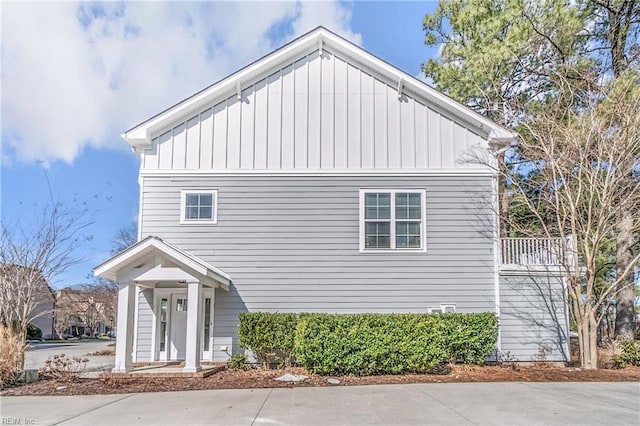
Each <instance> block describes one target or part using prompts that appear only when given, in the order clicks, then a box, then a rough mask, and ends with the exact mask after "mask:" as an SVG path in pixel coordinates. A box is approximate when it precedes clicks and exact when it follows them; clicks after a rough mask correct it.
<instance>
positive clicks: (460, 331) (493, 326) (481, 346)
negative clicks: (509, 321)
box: [439, 312, 498, 364]
mask: <svg viewBox="0 0 640 426" xmlns="http://www.w3.org/2000/svg"><path fill="white" fill-rule="evenodd" d="M439 317H440V319H441V320H442V321H443V322H444V334H445V336H446V340H447V348H448V351H449V359H450V360H451V361H458V362H464V363H469V364H483V363H484V361H485V360H486V359H487V357H488V356H489V355H490V354H491V351H492V350H493V349H494V346H495V344H496V341H497V339H498V319H497V318H496V316H495V314H493V313H491V312H483V313H478V314H443V315H439Z"/></svg>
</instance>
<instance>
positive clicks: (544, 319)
mask: <svg viewBox="0 0 640 426" xmlns="http://www.w3.org/2000/svg"><path fill="white" fill-rule="evenodd" d="M500 325H501V333H502V334H501V340H502V352H504V353H506V352H508V353H509V354H510V355H511V356H513V357H515V358H516V359H517V360H519V361H536V360H543V359H542V358H543V357H541V350H544V348H545V347H548V348H549V349H550V350H551V352H550V353H549V354H548V355H547V356H546V358H545V359H546V360H547V361H566V360H568V358H567V357H568V354H567V338H568V337H567V336H568V330H567V317H566V304H565V295H564V287H563V282H562V278H559V277H554V276H553V275H549V276H542V275H530V276H529V275H526V273H523V274H519V275H518V274H513V275H505V274H502V275H501V276H500Z"/></svg>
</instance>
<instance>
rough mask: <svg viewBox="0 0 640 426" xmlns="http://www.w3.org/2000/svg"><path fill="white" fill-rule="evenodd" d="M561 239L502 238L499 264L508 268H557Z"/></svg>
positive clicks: (561, 250)
mask: <svg viewBox="0 0 640 426" xmlns="http://www.w3.org/2000/svg"><path fill="white" fill-rule="evenodd" d="M562 256H563V248H562V238H502V239H501V241H500V263H501V265H505V266H506V265H508V266H526V267H529V266H534V267H540V266H543V267H544V266H559V265H560V259H562Z"/></svg>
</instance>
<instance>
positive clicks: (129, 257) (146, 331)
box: [95, 236, 231, 373]
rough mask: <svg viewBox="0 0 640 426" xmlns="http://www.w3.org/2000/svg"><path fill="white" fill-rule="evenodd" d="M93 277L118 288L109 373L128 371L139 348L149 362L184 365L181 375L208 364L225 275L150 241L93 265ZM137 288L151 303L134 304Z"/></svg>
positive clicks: (165, 244)
mask: <svg viewBox="0 0 640 426" xmlns="http://www.w3.org/2000/svg"><path fill="white" fill-rule="evenodd" d="M95 274H96V276H99V277H103V278H107V279H110V280H114V281H116V282H117V283H118V315H117V318H118V334H117V337H116V356H115V362H114V367H113V370H112V371H113V372H114V373H126V372H129V371H131V369H132V368H133V354H134V353H137V351H138V347H140V346H144V347H145V348H146V350H148V349H151V354H152V356H151V357H150V358H151V359H152V360H153V361H170V360H184V361H185V363H184V368H183V372H185V373H195V372H198V371H200V370H201V369H202V367H201V366H200V361H201V360H203V359H204V360H213V350H212V341H213V336H212V333H213V307H214V296H215V289H222V290H224V291H229V287H230V285H231V276H230V275H228V274H227V273H225V272H224V271H221V270H220V269H217V268H215V267H214V266H212V265H210V264H208V263H207V262H205V261H204V260H202V259H200V258H198V257H197V256H194V255H193V254H191V253H189V252H187V251H185V250H182V249H180V248H179V247H176V246H174V245H173V244H170V243H168V242H166V241H164V240H162V239H161V238H158V237H155V236H148V237H146V238H145V239H143V240H141V241H139V242H137V243H136V244H134V245H132V246H131V247H129V248H127V249H126V250H124V251H122V252H120V253H118V254H116V255H115V256H114V257H112V258H111V259H109V260H107V261H106V262H104V263H102V264H100V265H98V266H97V267H96V268H95ZM141 289H145V291H147V292H148V291H149V290H151V291H153V293H152V294H153V296H151V295H149V297H150V298H151V297H152V298H153V302H152V303H149V302H151V300H148V299H146V296H143V297H145V300H143V301H140V299H139V298H140V294H141ZM141 307H144V318H145V320H144V321H142V322H141V319H142V318H143V317H141V316H140V314H141V312H140V308H141ZM151 311H152V312H151ZM136 315H137V322H138V327H136V321H134V318H136ZM141 324H144V326H142V325H141ZM136 336H137V338H136ZM150 341H151V342H150ZM147 354H148V352H147Z"/></svg>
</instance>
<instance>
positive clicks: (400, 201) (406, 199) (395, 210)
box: [360, 189, 426, 251]
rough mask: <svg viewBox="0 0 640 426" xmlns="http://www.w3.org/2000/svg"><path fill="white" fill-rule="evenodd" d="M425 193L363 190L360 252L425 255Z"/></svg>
mask: <svg viewBox="0 0 640 426" xmlns="http://www.w3.org/2000/svg"><path fill="white" fill-rule="evenodd" d="M425 198H426V191H425V190H424V189H362V190H360V251H389V250H393V251H396V250H397V251H424V250H425V248H426V245H425Z"/></svg>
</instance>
